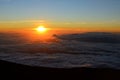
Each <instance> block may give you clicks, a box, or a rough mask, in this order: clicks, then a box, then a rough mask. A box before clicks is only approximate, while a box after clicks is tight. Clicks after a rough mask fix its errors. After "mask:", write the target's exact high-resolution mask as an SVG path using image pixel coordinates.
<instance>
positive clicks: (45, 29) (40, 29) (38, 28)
mask: <svg viewBox="0 0 120 80" xmlns="http://www.w3.org/2000/svg"><path fill="white" fill-rule="evenodd" d="M36 31H38V32H46V31H47V28H45V27H44V26H39V27H37V28H36Z"/></svg>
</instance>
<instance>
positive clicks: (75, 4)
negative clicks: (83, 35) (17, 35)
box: [0, 0, 120, 32]
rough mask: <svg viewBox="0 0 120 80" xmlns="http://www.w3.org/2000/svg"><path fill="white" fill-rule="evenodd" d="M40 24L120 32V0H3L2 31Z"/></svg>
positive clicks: (49, 26) (53, 26) (1, 3)
mask: <svg viewBox="0 0 120 80" xmlns="http://www.w3.org/2000/svg"><path fill="white" fill-rule="evenodd" d="M40 25H44V26H45V27H47V28H51V29H63V30H64V29H71V30H80V31H83V32H84V31H88V32H89V31H110V32H120V0H0V31H2V30H12V29H15V30H21V29H32V28H36V27H37V26H40Z"/></svg>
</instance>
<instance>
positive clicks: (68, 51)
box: [0, 32, 120, 69]
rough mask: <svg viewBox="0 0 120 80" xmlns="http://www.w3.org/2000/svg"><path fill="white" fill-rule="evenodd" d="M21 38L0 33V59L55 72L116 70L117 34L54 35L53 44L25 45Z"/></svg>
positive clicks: (119, 36) (118, 62) (118, 54)
mask: <svg viewBox="0 0 120 80" xmlns="http://www.w3.org/2000/svg"><path fill="white" fill-rule="evenodd" d="M23 36H24V34H20V33H0V59H1V60H6V61H11V62H15V63H20V64H25V65H30V66H44V67H57V68H71V67H93V68H98V67H100V68H115V69H120V34H119V33H118V34H117V33H116V34H115V33H102V32H101V33H100V32H90V33H82V34H64V35H58V34H55V35H53V37H55V38H56V39H57V41H55V42H54V41H53V42H49V43H44V42H41V41H40V42H38V41H37V42H34V43H33V42H27V41H26V39H25V37H23Z"/></svg>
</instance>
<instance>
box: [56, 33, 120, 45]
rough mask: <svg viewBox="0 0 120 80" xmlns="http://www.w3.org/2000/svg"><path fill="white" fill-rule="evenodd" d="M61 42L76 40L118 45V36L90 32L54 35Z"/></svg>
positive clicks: (119, 39)
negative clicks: (61, 40)
mask: <svg viewBox="0 0 120 80" xmlns="http://www.w3.org/2000/svg"><path fill="white" fill-rule="evenodd" d="M55 37H57V38H59V39H63V40H76V41H83V42H101V43H120V34H113V33H105V32H104V33H102V32H90V33H84V34H69V35H58V36H57V35H55Z"/></svg>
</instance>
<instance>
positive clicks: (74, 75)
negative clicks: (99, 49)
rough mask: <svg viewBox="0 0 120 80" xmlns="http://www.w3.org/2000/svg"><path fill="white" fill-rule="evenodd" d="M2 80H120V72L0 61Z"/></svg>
mask: <svg viewBox="0 0 120 80" xmlns="http://www.w3.org/2000/svg"><path fill="white" fill-rule="evenodd" d="M0 76H1V77H0V78H1V79H0V80H5V79H7V78H9V80H13V79H15V80H50V79H55V80H58V79H60V80H63V79H65V80H68V79H73V80H86V79H87V80H120V70H115V69H107V68H106V69H105V68H104V69H101V68H46V67H32V66H26V65H21V64H16V63H12V62H7V61H3V60H0Z"/></svg>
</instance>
